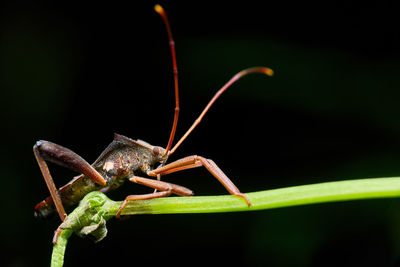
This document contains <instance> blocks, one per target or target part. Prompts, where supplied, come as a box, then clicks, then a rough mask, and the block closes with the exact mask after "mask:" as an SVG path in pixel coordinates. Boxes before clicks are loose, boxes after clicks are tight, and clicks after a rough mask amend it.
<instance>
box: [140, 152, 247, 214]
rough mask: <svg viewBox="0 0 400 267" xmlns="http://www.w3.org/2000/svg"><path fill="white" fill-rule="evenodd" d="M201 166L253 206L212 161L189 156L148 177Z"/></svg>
mask: <svg viewBox="0 0 400 267" xmlns="http://www.w3.org/2000/svg"><path fill="white" fill-rule="evenodd" d="M200 166H204V167H205V168H206V169H207V170H208V171H209V172H210V173H211V174H212V175H213V176H214V177H215V178H217V180H218V181H219V182H220V183H221V184H222V185H223V186H224V187H225V188H226V190H228V192H229V193H230V194H232V195H235V196H238V197H241V198H243V199H244V200H246V202H247V205H248V206H250V205H251V203H250V201H249V199H248V198H247V197H246V196H245V195H244V194H243V193H241V192H240V191H239V189H238V188H237V187H236V186H235V184H234V183H232V181H231V180H230V179H229V178H228V176H226V175H225V173H224V172H223V171H222V170H221V169H220V168H219V167H218V166H217V164H215V162H214V161H212V160H211V159H206V158H203V157H200V156H196V155H193V156H188V157H185V158H182V159H178V160H177V161H174V162H171V163H169V164H167V165H164V166H162V167H161V168H158V169H155V170H152V171H149V172H148V173H147V175H149V176H157V175H165V174H169V173H173V172H177V171H182V170H186V169H191V168H196V167H200Z"/></svg>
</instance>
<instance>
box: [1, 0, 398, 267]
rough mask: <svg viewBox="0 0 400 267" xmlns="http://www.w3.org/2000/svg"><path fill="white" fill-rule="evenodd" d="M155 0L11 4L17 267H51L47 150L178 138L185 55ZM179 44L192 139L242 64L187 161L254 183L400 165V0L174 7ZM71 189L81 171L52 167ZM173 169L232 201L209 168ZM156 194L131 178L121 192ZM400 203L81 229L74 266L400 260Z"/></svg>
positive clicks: (6, 101) (9, 88) (5, 35)
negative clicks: (92, 234)
mask: <svg viewBox="0 0 400 267" xmlns="http://www.w3.org/2000/svg"><path fill="white" fill-rule="evenodd" d="M154 4H155V2H151V1H142V2H139V3H137V1H132V2H129V3H128V2H124V1H114V2H111V1H109V2H93V3H91V2H82V1H62V2H56V3H54V2H52V1H8V2H3V8H2V9H1V13H0V22H1V36H2V37H1V43H0V54H1V57H0V66H1V76H0V88H1V89H0V92H1V93H0V99H1V105H0V110H1V115H0V116H1V117H0V118H1V125H2V133H1V134H2V144H1V151H2V153H1V156H0V162H1V163H0V173H1V179H2V181H3V182H2V186H3V190H2V193H1V199H0V200H1V207H2V208H1V225H0V226H1V230H0V232H1V239H0V250H1V251H2V255H3V256H2V257H1V259H0V262H1V264H0V265H3V264H4V265H5V266H46V265H48V263H49V260H50V255H51V249H52V246H51V238H52V234H53V230H55V229H56V227H57V226H58V224H59V221H58V220H57V219H54V220H52V221H39V220H35V219H34V218H33V215H32V214H33V207H34V205H35V204H36V203H37V202H39V201H41V200H42V199H43V198H44V197H46V196H47V195H48V192H47V189H46V186H45V184H44V182H43V179H42V178H41V174H40V171H39V168H38V166H37V164H36V162H35V159H34V157H33V154H32V150H31V148H32V146H33V144H34V143H35V141H37V140H40V139H44V140H49V141H52V142H55V143H58V144H61V145H63V146H66V147H68V148H70V149H72V150H73V151H75V152H77V153H79V154H80V155H81V156H82V157H84V158H85V159H87V160H88V161H89V162H92V161H94V160H95V159H96V157H97V156H98V155H99V154H100V153H101V151H102V150H103V149H104V148H105V147H106V146H107V145H108V143H110V142H111V140H112V137H113V133H114V132H117V133H120V134H123V135H126V136H129V137H131V138H133V139H143V140H145V141H147V142H150V143H151V144H154V145H161V146H166V143H167V141H168V137H169V131H170V128H171V124H172V119H173V110H174V95H173V76H172V66H171V57H170V52H169V47H168V40H167V35H166V31H165V27H164V25H163V23H162V20H161V19H160V18H159V16H158V15H157V14H156V13H155V12H154V10H153V6H154ZM160 4H162V5H163V6H164V8H165V9H166V11H167V13H168V16H169V18H170V21H171V26H172V32H173V35H174V37H175V41H176V49H177V60H178V68H179V81H180V102H181V117H180V120H179V125H178V130H177V138H179V137H180V136H181V135H182V134H183V133H184V132H185V130H186V129H187V128H188V127H189V126H190V125H191V123H192V122H193V121H194V119H195V118H196V116H197V115H198V114H199V113H200V112H201V110H202V108H203V107H204V106H205V105H206V104H207V102H208V101H209V100H210V99H211V97H212V96H213V94H214V92H216V90H217V89H218V88H220V87H221V86H222V85H223V84H224V83H225V82H226V81H227V80H228V79H229V78H230V77H232V75H234V74H235V73H236V72H238V71H240V70H242V69H244V68H247V67H251V66H259V65H264V66H268V67H271V68H272V69H274V70H275V73H276V75H275V76H274V77H272V78H268V77H264V76H262V75H251V76H248V77H245V78H243V80H241V81H240V82H238V83H237V84H235V85H234V86H232V88H230V90H228V91H227V92H226V93H225V94H224V95H223V96H222V97H221V99H219V100H218V101H217V103H216V104H215V106H213V107H212V108H211V110H210V112H209V113H208V114H207V116H206V117H205V118H204V120H203V121H202V123H201V124H200V126H199V127H198V128H197V129H196V130H195V131H194V132H193V134H192V135H191V136H190V137H189V138H188V139H187V140H186V141H185V142H184V143H183V145H182V146H181V147H180V148H179V149H178V151H177V152H176V153H175V154H174V155H173V157H171V160H174V159H178V158H180V157H183V156H187V155H192V154H198V155H202V156H205V157H208V158H212V159H213V160H214V161H215V162H216V163H217V164H218V165H219V166H220V167H221V168H222V169H223V170H224V171H225V172H226V174H227V175H228V176H229V177H230V178H231V179H232V180H233V182H235V183H236V185H237V186H238V187H239V188H240V189H241V191H243V192H251V191H258V190H265V189H271V188H279V187H285V186H292V185H301V184H307V183H316V182H326V181H335V180H344V179H356V178H368V177H386V176H398V175H399V174H400V166H399V164H398V162H399V159H400V153H399V148H400V140H399V134H400V121H399V115H400V108H399V105H398V97H399V96H400V91H399V85H400V76H399V70H400V61H399V56H400V54H399V30H398V23H399V16H398V14H399V6H398V5H397V4H394V1H393V2H391V1H375V2H368V3H367V2H364V1H363V2H362V1H359V2H358V1H315V2H313V1H301V2H297V3H295V4H294V3H292V2H290V1H279V2H277V1H273V2H272V1H271V2H265V1H262V2H261V1H260V2H258V1H242V2H232V1H218V2H217V3H216V1H199V2H193V1H186V2H178V1H161V2H160ZM51 170H52V173H53V176H54V177H56V183H57V185H60V186H61V185H62V184H64V183H66V182H67V181H68V180H69V179H70V177H72V176H73V175H75V173H73V172H70V171H69V170H64V169H62V168H59V167H56V166H54V165H51ZM165 180H167V181H170V182H174V183H178V184H181V185H184V186H187V187H189V188H191V189H193V190H194V192H195V193H196V195H212V194H225V193H226V192H225V191H224V189H223V187H222V186H220V185H219V184H218V182H216V181H215V179H214V178H213V177H212V176H211V175H210V174H208V173H207V172H206V171H205V170H203V169H196V170H190V171H185V172H182V173H176V174H173V175H170V176H168V177H165ZM142 192H149V189H146V188H142V187H140V186H139V185H131V184H126V185H125V186H124V188H121V190H119V191H118V192H114V193H113V194H111V195H110V196H111V197H112V198H113V199H114V200H122V199H123V198H124V197H125V196H126V195H128V194H133V193H142ZM399 206H400V203H399V201H398V200H397V199H386V200H368V201H354V202H344V203H331V204H321V205H312V206H304V207H293V208H285V209H277V210H270V211H261V212H253V213H235V214H202V215H158V216H151V215H145V216H135V217H132V218H131V219H130V220H127V221H121V222H120V221H117V220H110V221H109V223H108V229H109V234H108V236H107V238H106V239H105V240H103V241H102V242H100V243H98V244H93V243H92V242H91V241H88V240H81V239H79V238H77V237H72V238H71V239H70V242H69V245H68V248H67V252H66V260H65V266H91V265H93V266H94V265H101V266H102V265H104V266H105V265H108V264H115V265H127V264H129V265H139V264H146V265H158V264H163V265H164V264H173V265H176V266H187V265H188V264H190V265H221V264H226V265H228V264H230V265H239V264H240V265H244V266H265V265H268V266H393V265H397V264H398V263H399V260H400V213H399V208H400V207H399Z"/></svg>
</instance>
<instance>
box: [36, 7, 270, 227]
mask: <svg viewBox="0 0 400 267" xmlns="http://www.w3.org/2000/svg"><path fill="white" fill-rule="evenodd" d="M155 10H156V11H157V12H158V13H159V14H160V15H161V17H162V19H163V20H164V23H165V25H166V28H167V32H168V37H169V44H170V48H171V54H172V63H173V73H174V81H175V116H174V121H173V126H172V130H171V134H170V138H169V141H168V145H167V147H166V148H165V149H164V148H162V147H159V146H153V145H150V144H148V143H146V142H144V141H141V140H132V139H130V138H128V137H125V136H122V135H118V134H115V136H114V140H113V141H112V143H111V144H110V145H109V146H108V147H107V148H106V149H105V150H104V151H103V153H102V154H101V155H100V156H99V158H98V159H97V160H96V161H95V162H94V163H93V164H92V165H90V164H89V163H87V161H85V160H84V159H83V158H81V157H80V156H79V155H77V154H76V153H74V152H73V151H71V150H69V149H67V148H65V147H62V146H60V145H57V144H54V143H51V142H48V141H38V142H36V144H35V145H34V147H33V150H34V154H35V157H36V159H37V161H38V164H39V167H40V169H41V171H42V174H43V177H44V179H45V181H46V184H47V187H48V189H49V191H50V194H51V196H50V197H48V198H47V199H45V200H44V201H42V202H41V203H39V204H38V205H37V206H36V207H35V215H36V216H37V217H43V218H46V217H48V216H50V215H51V214H52V213H54V211H55V210H57V212H58V214H59V216H60V218H61V220H62V221H63V220H64V219H65V217H66V214H65V210H64V206H72V205H75V204H77V203H78V202H79V201H80V200H81V199H82V198H83V197H84V196H85V195H86V194H87V193H89V192H91V191H95V190H100V191H102V192H107V191H109V190H113V189H115V188H118V187H119V186H120V185H121V184H122V183H124V181H125V180H127V179H128V180H129V181H131V182H134V183H138V184H142V185H145V186H148V187H151V188H153V189H155V191H154V192H153V193H149V194H142V195H130V196H128V197H126V199H125V201H124V202H123V204H122V205H121V207H120V209H119V211H118V213H117V217H119V216H120V214H121V211H122V210H123V208H124V207H125V205H126V203H127V202H128V201H134V200H140V199H151V198H158V197H164V196H168V195H171V194H176V195H181V196H189V195H192V194H193V193H192V191H191V190H189V189H187V188H185V187H182V186H179V185H175V184H171V183H167V182H164V181H161V180H160V177H161V176H162V175H166V174H170V173H173V172H176V171H181V170H185V169H190V168H195V167H200V166H204V167H205V168H206V169H207V170H208V171H209V172H210V173H211V174H212V175H213V176H214V177H215V178H217V179H218V181H219V182H220V183H221V184H222V185H223V186H224V187H225V188H226V189H227V190H228V192H229V193H230V194H233V195H236V196H238V197H241V198H243V199H244V200H245V201H246V203H247V205H250V201H249V200H248V199H247V197H246V196H245V195H244V194H242V193H241V192H240V191H239V189H238V188H237V187H236V186H235V185H234V184H233V183H232V181H231V180H230V179H229V178H228V177H227V176H226V175H225V174H224V172H223V171H222V170H221V169H220V168H219V167H218V166H217V165H216V164H215V163H214V161H212V160H211V159H206V158H204V157H201V156H197V155H193V156H188V157H185V158H182V159H179V160H177V161H174V162H172V163H168V164H167V163H166V162H167V159H168V157H169V156H170V155H171V154H173V153H174V152H175V150H176V149H177V148H178V147H179V146H180V144H181V143H182V142H183V140H185V139H186V137H187V136H188V135H189V134H190V133H191V132H192V131H193V129H194V128H195V127H196V126H197V125H198V124H199V123H200V121H201V120H202V118H203V117H204V115H205V114H206V112H207V111H208V110H209V109H210V107H211V106H212V104H214V102H215V101H216V100H217V98H218V97H219V96H220V95H221V94H222V93H223V92H224V91H225V90H226V89H227V88H228V87H230V86H231V85H232V84H233V83H235V82H236V81H237V80H239V79H240V78H241V77H243V76H245V75H247V74H250V73H263V74H266V75H269V76H272V74H273V71H272V70H271V69H269V68H266V67H253V68H248V69H245V70H242V71H240V72H239V73H237V74H236V75H234V76H233V77H232V78H231V79H230V80H229V81H228V82H227V83H226V84H225V85H224V86H223V87H222V88H221V89H220V90H219V91H218V92H217V93H216V94H215V96H214V97H213V98H212V99H211V101H210V102H209V103H208V104H207V106H206V107H205V109H204V110H203V111H202V113H201V114H200V116H199V117H198V118H197V119H196V120H195V122H194V123H193V125H192V126H191V127H190V128H189V130H188V131H187V132H186V133H185V134H184V135H183V137H182V138H181V139H180V140H179V141H178V142H177V143H176V144H175V146H174V147H173V148H172V143H173V139H174V135H175V130H176V126H177V121H178V115H179V96H178V72H177V64H176V58H175V44H174V41H173V39H172V34H171V30H170V27H169V22H168V19H167V16H166V13H165V12H164V10H163V8H162V7H161V6H159V5H156V6H155ZM46 161H51V162H54V163H56V164H59V165H62V166H65V167H69V168H71V169H73V170H75V171H77V172H79V173H80V175H79V176H76V177H75V178H74V179H72V181H71V182H69V183H68V184H67V185H65V186H63V187H61V188H60V189H59V190H57V188H56V186H55V184H54V181H53V179H52V177H51V175H50V172H49V169H48V167H47V164H46ZM140 175H147V176H150V177H157V179H151V178H145V177H142V176H140Z"/></svg>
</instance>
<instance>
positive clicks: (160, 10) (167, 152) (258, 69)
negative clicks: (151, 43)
mask: <svg viewBox="0 0 400 267" xmlns="http://www.w3.org/2000/svg"><path fill="white" fill-rule="evenodd" d="M154 10H155V11H156V12H157V13H158V14H159V15H160V16H161V18H162V19H163V21H164V24H165V27H166V28H167V33H168V39H169V46H170V48H171V56H172V67H173V73H174V82H175V84H174V85H175V114H174V122H173V124H172V130H171V134H170V136H169V141H168V145H167V148H166V149H165V155H171V154H172V153H174V152H175V150H176V149H177V148H178V147H179V146H180V145H181V143H182V142H183V141H184V140H185V139H186V138H187V137H188V135H189V134H190V133H191V132H192V131H193V130H194V128H196V126H197V125H198V124H199V123H200V121H201V120H202V119H203V117H204V115H205V114H206V113H207V111H208V110H209V109H210V107H211V106H212V105H213V104H214V102H215V101H216V100H217V99H218V98H219V97H220V95H221V94H222V93H223V92H225V90H226V89H228V88H229V87H230V86H231V85H232V84H234V83H235V82H236V81H237V80H239V79H240V78H242V77H243V76H246V75H247V74H250V73H263V74H266V75H268V76H272V75H273V74H274V72H273V70H272V69H270V68H267V67H253V68H248V69H244V70H242V71H240V72H238V73H237V74H235V75H234V76H233V77H232V78H231V79H230V80H229V81H228V82H227V83H226V84H225V85H224V86H223V87H222V88H221V89H219V90H218V91H217V93H216V94H215V95H214V97H213V98H212V99H211V100H210V102H208V104H207V106H206V107H205V108H204V110H203V111H202V112H201V114H200V116H199V117H198V118H197V119H196V120H195V121H194V123H193V124H192V126H191V127H190V128H189V130H188V131H187V132H186V133H185V134H184V135H183V136H182V138H181V139H180V140H179V141H178V143H176V145H175V146H174V147H173V148H172V149H171V147H172V143H173V141H174V136H175V132H176V126H177V124H178V117H179V90H178V68H177V64H176V55H175V42H174V39H173V38H172V32H171V28H170V26H169V21H168V18H167V14H166V13H165V11H164V9H163V8H162V7H161V6H160V5H155V6H154Z"/></svg>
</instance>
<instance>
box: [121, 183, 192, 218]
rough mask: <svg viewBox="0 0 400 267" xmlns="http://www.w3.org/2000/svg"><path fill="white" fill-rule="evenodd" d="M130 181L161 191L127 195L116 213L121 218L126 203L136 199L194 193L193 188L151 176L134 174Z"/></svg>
mask: <svg viewBox="0 0 400 267" xmlns="http://www.w3.org/2000/svg"><path fill="white" fill-rule="evenodd" d="M129 181H131V182H133V183H137V184H141V185H145V186H148V187H151V188H154V189H156V190H158V191H159V192H154V193H151V194H142V195H130V196H127V197H126V198H125V200H124V202H122V205H121V206H120V207H119V210H118V212H117V214H116V215H115V217H117V218H119V217H120V216H121V212H122V210H123V209H124V208H125V206H126V204H127V203H128V202H129V201H135V200H146V199H153V198H160V197H167V196H169V195H171V194H176V195H179V196H191V195H193V192H192V190H190V189H188V188H186V187H183V186H180V185H176V184H171V183H167V182H163V181H158V180H153V179H149V178H143V177H139V176H133V177H131V178H129Z"/></svg>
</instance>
